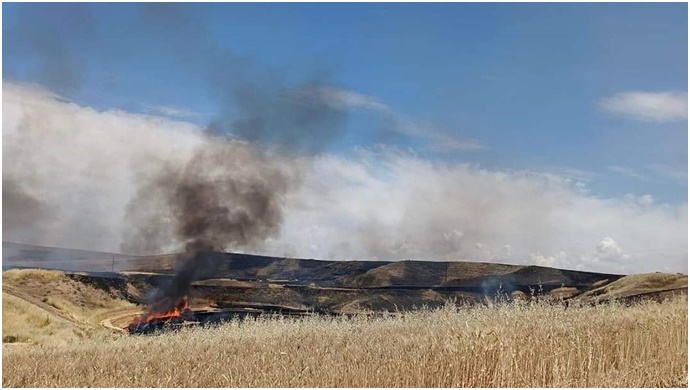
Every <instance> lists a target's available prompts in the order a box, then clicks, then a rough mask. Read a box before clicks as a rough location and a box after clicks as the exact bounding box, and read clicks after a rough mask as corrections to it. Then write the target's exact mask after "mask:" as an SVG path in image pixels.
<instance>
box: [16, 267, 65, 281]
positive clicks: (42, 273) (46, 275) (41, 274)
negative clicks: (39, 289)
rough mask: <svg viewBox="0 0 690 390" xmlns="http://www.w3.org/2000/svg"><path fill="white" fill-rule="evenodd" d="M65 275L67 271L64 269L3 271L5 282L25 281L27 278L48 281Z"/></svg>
mask: <svg viewBox="0 0 690 390" xmlns="http://www.w3.org/2000/svg"><path fill="white" fill-rule="evenodd" d="M64 277H65V273H64V272H62V271H54V270H47V269H35V268H27V269H11V270H7V271H3V272H2V279H3V282H23V281H26V280H31V281H47V280H57V279H62V278H64Z"/></svg>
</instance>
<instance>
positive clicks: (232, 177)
mask: <svg viewBox="0 0 690 390" xmlns="http://www.w3.org/2000/svg"><path fill="white" fill-rule="evenodd" d="M148 179H149V180H147V181H145V182H144V185H143V186H142V187H141V188H140V190H139V192H138V194H137V195H136V196H135V197H134V198H133V199H132V201H131V202H130V204H129V206H128V210H127V219H128V222H129V223H130V225H131V227H132V229H133V230H132V235H131V238H132V239H131V240H129V241H128V244H127V245H126V246H124V247H123V250H126V251H128V252H142V251H150V250H152V249H153V248H156V245H159V244H160V243H161V242H171V241H173V242H179V243H181V244H182V245H183V246H184V248H183V249H184V250H185V251H186V253H185V254H184V255H182V256H181V258H180V259H179V261H178V264H177V266H176V272H175V275H174V277H173V279H172V280H171V281H170V283H168V284H167V285H165V286H163V287H162V288H160V289H158V290H157V291H156V292H155V293H154V294H153V297H152V302H153V304H152V306H151V308H150V310H151V311H152V312H161V311H167V310H168V309H170V308H172V307H173V306H174V305H176V304H177V303H178V302H179V300H180V299H182V298H183V297H184V296H185V295H187V294H188V293H189V289H190V286H191V284H192V283H193V282H194V281H195V280H197V279H198V278H200V277H202V276H204V275H207V274H209V273H212V272H213V271H214V270H217V269H218V267H219V266H220V264H218V262H217V261H214V253H217V252H221V251H226V250H241V249H252V248H256V247H258V246H260V245H261V244H262V243H263V242H264V241H265V240H266V239H267V238H269V237H273V236H277V235H278V233H279V232H280V226H281V223H282V221H283V214H282V198H283V195H284V194H285V193H286V191H287V190H288V184H289V176H288V175H287V174H286V172H284V171H283V170H281V167H280V166H279V165H278V164H277V162H276V160H274V159H271V158H269V157H268V156H267V155H266V153H265V152H263V151H260V150H258V149H257V148H255V147H252V146H250V145H247V144H245V143H240V142H231V141H225V140H219V139H217V138H213V141H212V142H211V143H209V144H206V145H203V146H201V147H200V148H199V149H198V150H197V151H196V153H195V154H194V155H193V157H192V158H191V159H190V160H189V161H188V162H187V163H185V164H180V165H173V164H168V165H166V166H165V167H163V168H162V169H161V170H160V171H159V172H156V173H155V174H154V176H153V177H151V178H148ZM149 208H156V210H153V212H146V211H151V210H147V209H149ZM142 211H143V212H142ZM165 229H170V231H171V233H172V236H173V237H168V239H167V240H165V239H164V240H161V237H163V236H165V235H164V234H163V235H161V234H160V233H159V231H160V230H165ZM135 238H136V239H135ZM170 238H172V240H170ZM157 249H158V250H162V248H157Z"/></svg>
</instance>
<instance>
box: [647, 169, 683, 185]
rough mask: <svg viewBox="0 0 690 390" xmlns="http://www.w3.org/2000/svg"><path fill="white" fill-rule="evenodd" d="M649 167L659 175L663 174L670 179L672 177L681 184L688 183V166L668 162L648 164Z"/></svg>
mask: <svg viewBox="0 0 690 390" xmlns="http://www.w3.org/2000/svg"><path fill="white" fill-rule="evenodd" d="M647 168H648V169H649V170H650V171H652V172H654V173H656V174H657V175H661V176H663V177H666V178H668V179H671V180H672V181H675V182H676V183H679V184H685V185H686V186H687V185H688V166H687V165H685V166H680V165H677V166H672V165H668V164H650V165H648V166H647Z"/></svg>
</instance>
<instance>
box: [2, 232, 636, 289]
mask: <svg viewBox="0 0 690 390" xmlns="http://www.w3.org/2000/svg"><path fill="white" fill-rule="evenodd" d="M211 256H213V257H214V261H212V263H213V264H214V265H215V267H214V268H213V269H210V270H207V271H208V272H206V275H202V278H228V279H236V280H250V281H258V280H263V281H271V280H275V281H280V282H281V283H287V284H294V285H307V284H314V285H318V286H325V287H348V288H363V289H370V288H375V289H379V288H409V289H417V288H444V289H462V290H470V291H477V292H481V291H483V290H493V291H495V290H496V289H497V288H500V289H502V290H504V291H505V292H507V293H510V292H512V291H518V290H519V291H523V292H528V291H530V290H531V289H534V288H543V289H546V290H552V289H555V288H559V287H562V286H570V287H577V288H588V287H591V286H592V285H594V284H595V283H598V282H602V281H606V283H611V282H612V281H615V280H617V279H619V278H621V277H622V276H623V275H615V274H604V273H594V272H581V271H571V270H561V269H556V268H548V267H540V266H519V265H509V264H498V263H479V262H464V261H450V262H449V261H444V262H441V261H418V260H405V261H361V260H355V261H352V260H348V261H346V260H342V261H332V260H330V261H329V260H312V259H292V258H283V257H271V256H259V255H249V254H234V253H214V254H212V255H211ZM185 257H186V254H184V253H182V254H169V255H155V256H127V255H123V254H119V253H110V252H98V251H89V250H79V249H65V248H52V247H43V246H37V245H27V244H18V243H12V242H7V241H3V268H5V269H6V268H12V267H38V268H48V269H61V270H67V271H85V272H103V271H117V272H124V271H128V272H154V273H162V274H170V273H172V272H174V264H175V262H177V261H183V260H184V259H185Z"/></svg>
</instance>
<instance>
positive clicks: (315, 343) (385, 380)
mask: <svg viewBox="0 0 690 390" xmlns="http://www.w3.org/2000/svg"><path fill="white" fill-rule="evenodd" d="M687 316H688V311H687V299H686V298H684V297H679V298H676V299H673V300H671V301H666V302H664V303H644V304H636V305H634V306H630V307H624V306H621V305H617V304H607V305H602V306H596V307H590V306H587V307H572V306H571V307H569V308H564V307H563V306H559V305H548V304H545V303H514V304H510V305H498V306H494V307H491V308H489V307H475V308H460V309H457V308H455V307H454V306H450V305H449V306H447V307H445V308H443V309H440V310H435V311H430V310H422V311H419V312H413V313H407V314H406V315H404V316H397V315H393V316H390V317H388V318H365V317H359V318H354V319H344V318H337V319H323V318H322V319H319V318H311V319H304V320H275V319H272V320H271V319H263V320H257V321H248V322H245V323H230V324H227V325H224V326H221V327H217V328H211V329H189V330H184V331H180V332H172V333H167V334H164V335H160V336H155V337H146V336H141V337H129V336H122V337H120V338H118V339H116V340H110V341H99V342H95V341H90V342H81V343H78V344H74V345H69V346H64V347H52V348H48V347H31V348H25V349H19V348H15V349H13V350H8V349H6V348H5V349H3V378H2V384H3V386H19V387H21V386H38V387H47V386H58V387H83V386H92V387H131V386H135V387H161V386H163V387H235V386H236V387H301V386H307V387H410V386H413V387H550V386H556V387H563V386H568V387H658V386H678V387H681V386H682V387H684V386H687V374H688V366H687V359H688V323H687V318H688V317H687Z"/></svg>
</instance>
